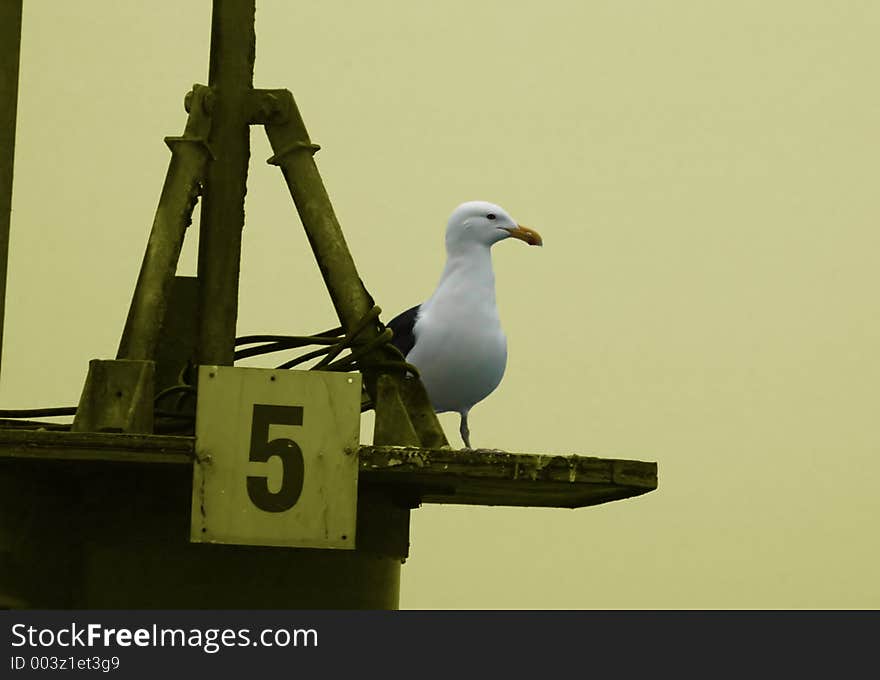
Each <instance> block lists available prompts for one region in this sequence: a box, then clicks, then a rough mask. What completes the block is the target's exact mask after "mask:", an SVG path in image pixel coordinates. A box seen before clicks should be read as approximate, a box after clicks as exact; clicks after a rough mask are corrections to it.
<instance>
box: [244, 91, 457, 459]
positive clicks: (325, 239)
mask: <svg viewBox="0 0 880 680" xmlns="http://www.w3.org/2000/svg"><path fill="white" fill-rule="evenodd" d="M251 111H252V115H251V121H252V122H262V123H264V125H265V128H266V134H267V135H268V137H269V142H270V144H271V145H272V151H273V152H274V154H275V155H274V156H273V157H272V158H271V159H270V160H269V162H270V163H272V164H273V165H277V166H279V167H280V168H281V172H282V173H283V174H284V179H285V180H286V181H287V187H288V189H289V190H290V194H291V196H292V197H293V202H294V203H295V204H296V209H297V211H298V212H299V216H300V220H301V221H302V224H303V227H304V228H305V230H306V235H307V236H308V239H309V243H310V244H311V246H312V251H313V252H314V254H315V259H316V260H317V262H318V267H319V268H320V270H321V275H322V276H323V277H324V282H325V284H326V285H327V290H328V292H329V293H330V298H331V299H332V300H333V306H334V307H335V309H336V314H337V316H338V317H339V320H340V322H341V323H342V326H343V328H345V329H346V330H348V329H351V328H353V327H354V326H356V325H357V324H358V322H359V321H361V320H362V319H363V318H364V316H366V314H367V313H368V312H369V311H370V309H371V308H372V307H373V304H374V302H373V298H372V297H371V296H370V294H369V293H368V292H367V289H366V287H365V286H364V284H363V281H361V278H360V276H359V275H358V271H357V267H356V266H355V264H354V259H353V258H352V256H351V252H350V251H349V250H348V245H347V244H346V242H345V237H344V236H343V234H342V228H341V227H340V226H339V221H338V220H337V218H336V214H335V213H334V212H333V206H332V204H331V203H330V198H329V196H328V195H327V190H326V188H325V187H324V182H323V181H322V179H321V175H320V173H319V172H318V167H317V165H315V160H314V158H312V155H313V154H314V153H315V151H317V150H318V146H317V145H315V144H313V143H312V141H311V139H310V138H309V134H308V131H307V130H306V126H305V123H304V122H303V119H302V116H301V115H300V113H299V109H298V108H297V106H296V102H295V101H294V99H293V95H292V94H291V93H290V92H289V91H288V90H257V91H255V92H254V95H253V102H252V105H251ZM379 332H380V329H379V325H378V324H373V325H372V326H371V327H369V328H367V329H366V330H365V331H364V333H363V340H364V342H370V341H371V340H373V339H374V338H376V337H377V336H378V335H379ZM386 351H390V350H387V349H382V348H380V349H377V350H376V351H375V352H374V353H373V354H372V356H368V357H365V359H364V360H363V364H364V366H365V370H364V383H365V386H366V388H367V391H368V392H369V393H370V397H371V398H372V399H373V403H375V404H377V407H378V406H379V402H380V401H381V402H384V403H386V404H392V405H393V404H401V403H402V405H403V406H404V408H405V409H406V412H407V415H408V419H409V421H410V423H409V424H408V426H407V427H404V428H402V429H401V427H399V425H400V423H401V422H402V420H401V419H400V414H399V413H397V414H395V415H392V414H391V412H392V411H394V410H395V409H393V408H392V409H390V410H389V418H391V419H392V420H391V421H389V422H388V423H383V422H380V420H381V419H383V418H384V415H385V414H384V413H383V412H382V411H381V410H380V408H377V411H376V418H377V443H379V444H401V443H405V442H406V441H412V437H413V434H416V435H417V437H418V440H419V441H420V442H421V444H422V445H423V446H445V445H448V442H447V441H446V437H445V435H444V434H443V429H442V428H441V427H440V423H439V421H438V420H437V416H436V414H435V413H434V411H433V409H432V408H431V406H430V404H429V402H428V399H427V396H426V395H425V394H424V387H423V386H422V384H421V381H416V380H407V379H406V378H404V376H403V375H401V374H396V375H389V376H388V379H389V380H388V381H383V387H382V390H381V392H382V395H381V396H382V399H381V400H380V399H378V392H379V391H380V390H378V385H377V379H378V377H379V374H381V373H383V371H382V370H381V369H378V370H372V371H371V370H370V362H371V361H381V360H382V359H383V358H388V357H386V356H383V352H386ZM404 419H405V418H404ZM395 433H398V434H395ZM379 440H383V441H379ZM389 440H390V441H389Z"/></svg>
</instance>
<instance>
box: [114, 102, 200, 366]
mask: <svg viewBox="0 0 880 680" xmlns="http://www.w3.org/2000/svg"><path fill="white" fill-rule="evenodd" d="M212 99H213V95H212V93H211V91H210V90H209V89H208V88H207V87H204V86H202V85H195V86H194V87H193V90H192V92H190V94H189V95H188V96H187V102H188V108H189V118H188V119H187V122H186V127H185V129H184V132H183V135H181V136H180V137H167V138H166V139H165V143H166V144H167V145H168V147H169V148H170V149H171V161H170V163H169V165H168V172H167V173H166V175H165V183H164V184H163V185H162V194H161V195H160V197H159V206H158V208H157V209H156V215H155V217H154V219H153V226H152V229H151V230H150V238H149V241H148V242H147V249H146V252H145V253H144V259H143V261H142V263H141V270H140V274H139V275H138V280H137V284H136V285H135V289H134V295H133V296H132V300H131V306H130V307H129V310H128V318H127V319H126V321H125V329H124V330H123V332H122V339H121V340H120V343H119V350H118V351H117V353H116V357H117V359H154V358H155V355H156V346H157V345H158V342H159V337H160V333H161V329H162V322H163V320H164V319H165V314H166V310H167V308H168V300H169V298H170V296H171V291H172V287H173V285H174V274H175V272H176V271H177V262H178V260H179V259H180V251H181V248H182V247H183V239H184V236H185V235H186V230H187V227H189V225H190V222H191V221H192V213H193V208H194V207H195V204H196V201H198V197H199V193H200V191H201V187H202V184H203V182H204V179H205V172H206V169H207V166H208V160H209V159H210V155H211V154H210V150H209V148H208V144H207V138H208V134H209V131H210V128H211V117H210V114H209V110H210V108H211V101H212Z"/></svg>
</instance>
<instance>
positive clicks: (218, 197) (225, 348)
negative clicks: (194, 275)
mask: <svg viewBox="0 0 880 680" xmlns="http://www.w3.org/2000/svg"><path fill="white" fill-rule="evenodd" d="M254 14H255V0H214V7H213V14H212V16H211V62H210V68H209V72H208V83H209V85H210V87H211V88H212V89H213V90H214V95H215V99H214V107H213V110H212V119H213V120H212V126H211V135H210V145H211V149H212V151H213V152H214V156H215V160H214V162H213V163H211V164H210V166H209V167H208V173H207V183H206V185H205V192H204V199H203V203H202V216H201V224H200V228H199V280H200V288H199V291H200V292H199V307H200V314H201V316H200V324H199V355H198V357H199V363H201V364H224V365H231V364H232V360H233V353H234V350H235V322H236V319H237V317H238V275H239V268H240V261H241V230H242V228H243V227H244V197H245V193H246V192H247V171H248V161H249V160H250V128H249V125H248V102H249V95H250V92H251V91H252V90H253V86H254V56H255V49H256V35H255V33H254Z"/></svg>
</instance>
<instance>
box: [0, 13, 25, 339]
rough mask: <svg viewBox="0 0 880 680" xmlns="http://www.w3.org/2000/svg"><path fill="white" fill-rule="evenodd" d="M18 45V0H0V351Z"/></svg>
mask: <svg viewBox="0 0 880 680" xmlns="http://www.w3.org/2000/svg"><path fill="white" fill-rule="evenodd" d="M20 46H21V0H4V2H0V352H2V348H3V321H4V319H5V315H6V313H5V310H6V264H7V260H8V259H9V223H10V220H11V217H12V215H11V210H12V174H13V162H14V160H15V118H16V112H17V106H18V62H19V50H20Z"/></svg>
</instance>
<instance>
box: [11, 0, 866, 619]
mask: <svg viewBox="0 0 880 680" xmlns="http://www.w3.org/2000/svg"><path fill="white" fill-rule="evenodd" d="M257 11H258V23H257V66H256V76H255V82H256V85H257V86H258V87H288V88H290V89H291V90H293V92H294V94H295V96H296V97H297V100H298V102H299V105H300V109H301V111H302V113H303V115H304V117H305V119H306V122H307V124H308V126H309V129H310V132H311V134H312V138H313V139H314V140H315V141H317V142H318V143H320V144H321V145H322V147H323V150H322V151H321V152H320V154H319V155H318V156H317V161H318V165H319V168H320V170H321V172H322V174H323V176H324V180H325V183H326V185H327V188H328V190H329V192H330V195H331V198H332V199H333V201H334V205H335V206H336V211H337V214H338V215H339V217H340V219H341V221H342V224H343V228H344V229H345V232H346V236H347V239H348V241H349V245H350V247H351V250H352V252H353V254H354V257H355V259H356V261H357V263H358V266H359V268H360V271H361V274H362V276H363V278H364V281H365V283H366V285H367V287H368V288H369V289H370V291H371V292H372V294H373V295H374V297H375V298H376V300H377V301H378V303H379V304H380V305H381V306H382V307H383V309H384V310H386V313H385V315H384V317H383V318H384V319H385V320H386V321H387V320H388V319H389V318H390V317H391V316H392V315H393V314H395V313H397V312H398V311H400V310H402V309H405V308H406V307H409V306H411V305H413V304H415V303H418V302H420V301H422V299H424V298H425V297H426V296H427V295H429V294H430V292H431V291H432V289H433V287H434V285H435V284H436V281H437V278H438V277H439V273H440V268H441V267H442V263H443V250H442V238H443V228H444V225H445V222H446V218H447V216H448V214H449V212H450V211H451V210H452V208H454V207H455V205H456V204H458V203H460V202H462V201H464V200H470V199H474V198H479V199H485V200H491V201H494V202H497V203H500V204H501V205H503V206H504V207H505V208H506V209H507V210H508V211H509V212H510V213H511V214H512V215H513V216H514V217H515V218H516V219H518V220H519V221H520V222H522V223H524V224H528V225H530V226H533V227H535V228H536V229H538V230H539V231H540V232H541V233H542V234H543V235H544V238H545V247H544V248H543V249H542V250H538V249H535V248H525V247H523V246H522V244H519V243H511V242H508V243H502V244H500V245H499V246H498V247H497V248H496V249H495V253H494V258H495V265H496V274H497V284H498V298H499V306H500V310H501V315H502V322H503V324H504V326H505V329H506V331H507V334H508V338H509V350H510V351H509V362H508V370H507V374H506V376H505V379H504V381H503V383H502V385H501V387H500V388H499V390H498V391H497V392H496V393H495V394H493V395H492V396H491V397H490V398H489V399H487V400H486V401H485V402H484V403H482V404H480V405H479V406H477V407H476V408H475V409H474V410H473V412H472V414H471V432H472V439H473V443H474V444H475V445H477V446H490V447H497V448H503V449H507V450H510V451H522V452H553V453H582V454H592V455H600V456H608V457H622V458H637V459H642V460H655V461H657V462H658V463H659V465H660V488H659V490H658V491H656V492H654V493H652V494H649V495H647V496H644V497H641V498H637V499H634V500H631V501H624V502H618V503H612V504H608V505H605V506H600V507H596V508H589V509H581V510H575V511H570V510H546V509H509V508H474V507H462V506H426V507H423V508H421V509H419V510H417V511H416V512H414V513H413V523H412V538H411V540H412V548H411V558H410V559H409V561H408V562H407V563H406V565H404V568H403V576H402V579H403V580H402V588H401V606H402V607H404V608H434V607H465V608H468V607H480V608H486V607H505V608H507V607H551V608H557V607H561V608H593V607H599V608H606V607H615V608H617V607H624V608H655V607H674V608H680V607H686V608H691V607H699V608H707V607H708V608H715V607H761V608H778V607H786V608H788V607H795V608H804V607H878V606H880V581H878V579H877V572H878V561H880V532H878V530H877V520H878V517H880V494H878V493H877V490H876V480H877V479H878V477H880V455H878V454H880V434H878V425H877V420H878V419H877V404H878V397H880V395H878V385H880V360H878V358H877V348H878V347H880V318H878V314H877V311H876V304H875V298H876V295H877V290H878V289H880V267H878V257H880V236H878V229H877V217H878V200H880V199H878V198H877V197H878V196H880V192H877V190H876V187H875V185H876V182H877V178H878V177H880V167H878V159H880V136H878V129H880V128H878V121H880V95H878V90H877V87H876V84H877V82H878V76H880V73H878V66H877V65H878V64H880V42H878V40H877V36H878V35H880V4H878V3H875V2H867V1H859V2H857V1H854V0H844V1H841V2H837V3H830V2H826V1H818V0H785V1H783V0H776V1H770V2H767V1H766V0H763V1H761V2H758V1H757V0H747V1H738V2H732V1H728V2H717V1H716V2H706V1H701V0H665V1H664V2H651V1H648V0H644V1H642V2H631V1H629V2H621V1H619V0H614V1H611V0H608V1H604V2H596V1H589V2H574V1H571V2H563V1H561V0H559V1H554V0H542V1H541V2H532V1H528V2H518V3H503V2H489V1H487V0H449V1H447V2H443V3H429V2H406V3H404V2H391V1H390V0H384V1H373V2H370V3H349V2H340V1H338V0H336V1H330V2H328V1H322V2H318V1H316V0H309V1H298V2H284V1H282V0H273V1H271V2H270V1H267V0H262V1H261V0H258V8H257ZM209 21H210V2H207V1H201V2H188V3H179V2H171V1H170V0H163V1H161V2H151V3H145V2H138V1H135V0H124V1H119V0H114V1H112V2H111V1H110V0H90V1H84V0H80V1H79V2H76V3H69V2H61V1H50V0H28V1H27V2H26V3H25V12H24V34H23V43H22V55H21V58H22V70H21V82H20V103H19V127H18V137H17V148H16V165H15V172H16V176H15V182H16V183H15V194H14V199H13V225H12V242H11V255H10V264H9V283H8V302H7V313H6V330H5V346H4V348H3V380H2V383H0V403H2V405H3V406H4V407H31V406H34V407H35V406H48V405H61V404H65V405H66V404H73V403H76V400H77V398H78V396H79V393H80V390H81V387H82V382H83V379H84V377H85V371H86V367H87V362H88V360H89V359H91V358H96V357H104V358H106V357H111V356H113V355H114V353H115V349H116V345H117V342H118V339H119V335H120V333H121V330H122V324H123V321H124V319H125V314H126V311H127V307H128V302H129V299H130V296H131V292H132V287H133V284H134V280H135V277H136V275H137V271H138V267H139V264H140V259H141V256H142V254H143V247H144V244H145V242H146V237H147V234H148V230H149V226H150V223H151V221H152V216H153V212H154V210H155V203H156V200H157V198H158V195H159V190H160V188H161V184H162V179H163V177H164V173H165V168H166V166H167V162H168V156H169V154H168V151H167V149H166V148H165V146H164V144H163V143H162V138H163V137H164V136H166V135H176V134H180V132H181V131H182V129H183V124H184V121H185V114H184V112H183V109H182V98H183V95H184V94H185V93H186V91H187V90H188V89H189V88H190V87H191V85H192V84H193V83H195V82H205V81H206V80H207V63H208V59H207V57H208V38H209ZM252 139H253V151H252V152H253V161H254V162H253V165H252V168H251V175H250V184H249V193H248V198H247V205H246V210H247V226H246V230H245V236H244V262H243V265H242V281H241V301H240V313H239V326H238V327H239V332H241V333H246V332H279V333H285V332H288V333H302V332H313V331H316V330H319V329H320V328H324V327H327V326H328V325H333V321H334V319H333V311H332V307H331V306H330V303H329V300H328V298H327V296H326V293H325V292H324V290H323V285H322V283H321V280H320V277H319V275H318V272H317V268H316V267H315V265H314V262H313V260H312V256H311V253H310V251H309V249H308V247H307V243H306V240H305V238H304V236H303V234H302V230H301V228H300V227H299V224H298V222H297V220H296V216H295V213H294V211H293V207H292V204H291V201H290V199H289V196H288V194H287V190H286V188H285V186H284V184H283V181H282V180H281V177H280V175H279V174H278V172H277V170H276V169H275V168H271V167H269V166H266V165H265V164H264V162H263V161H264V160H265V159H266V158H268V157H269V156H270V155H271V154H270V151H269V147H268V144H267V143H266V141H265V139H264V138H263V136H262V133H261V132H260V131H259V130H255V131H254V134H253V136H252ZM190 238H191V240H190V242H188V244H187V246H186V249H185V253H184V262H183V265H182V271H183V272H185V273H192V272H193V271H194V262H195V252H196V248H195V232H193V233H192V234H191V237H190ZM442 421H443V423H444V425H445V426H446V428H447V430H448V432H449V434H450V436H451V437H452V436H455V435H456V431H457V418H456V416H454V415H451V416H443V418H442ZM368 426H369V424H368V423H367V424H365V428H366V429H367V430H368ZM455 441H456V442H457V438H456V439H455Z"/></svg>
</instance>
